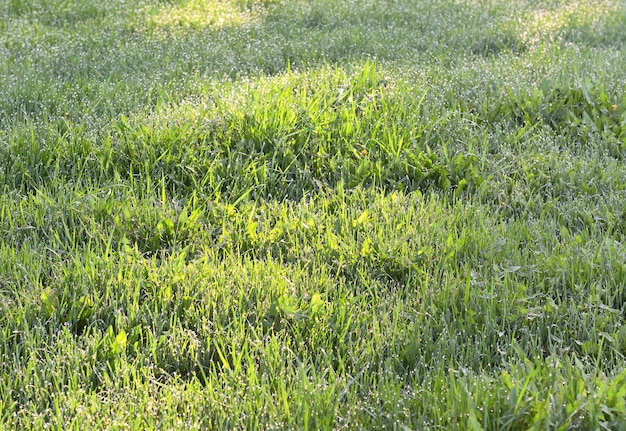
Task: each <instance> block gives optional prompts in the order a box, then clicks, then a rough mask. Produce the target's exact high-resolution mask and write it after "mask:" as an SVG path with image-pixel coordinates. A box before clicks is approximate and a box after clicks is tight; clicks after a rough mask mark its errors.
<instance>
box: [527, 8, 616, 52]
mask: <svg viewBox="0 0 626 431" xmlns="http://www.w3.org/2000/svg"><path fill="white" fill-rule="evenodd" d="M623 8H624V6H623V4H620V2H618V1H613V0H606V1H598V2H587V1H568V2H563V3H561V4H559V6H557V7H554V8H545V9H534V10H532V9H531V10H529V11H528V12H527V13H526V14H525V16H524V17H523V18H522V19H521V21H520V30H521V32H520V37H521V38H522V39H523V40H524V41H525V42H527V43H530V44H536V43H538V42H540V41H542V40H546V39H547V40H550V41H552V40H554V41H556V40H559V39H561V38H567V36H568V34H569V33H571V32H575V31H580V30H581V29H589V28H592V29H598V30H600V28H599V27H600V26H601V25H602V23H604V22H607V21H609V20H610V19H611V17H612V16H613V15H615V14H617V13H619V12H620V11H622V13H623Z"/></svg>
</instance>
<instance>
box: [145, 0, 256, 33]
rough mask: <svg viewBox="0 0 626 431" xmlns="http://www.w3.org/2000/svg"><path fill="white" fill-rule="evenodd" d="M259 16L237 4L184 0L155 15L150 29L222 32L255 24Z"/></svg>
mask: <svg viewBox="0 0 626 431" xmlns="http://www.w3.org/2000/svg"><path fill="white" fill-rule="evenodd" d="M258 13H259V12H258V9H257V10H253V9H252V8H246V7H243V5H242V4H241V2H238V1H235V0H183V1H177V2H173V3H165V4H162V5H160V6H159V7H158V8H156V10H154V11H153V12H151V16H150V17H149V18H148V26H149V27H150V28H154V29H157V30H163V31H176V30H183V31H184V30H201V29H204V28H212V29H219V28H222V27H227V26H239V25H243V24H247V23H250V22H253V21H255V20H256V19H257V18H258V16H257V15H258Z"/></svg>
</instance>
